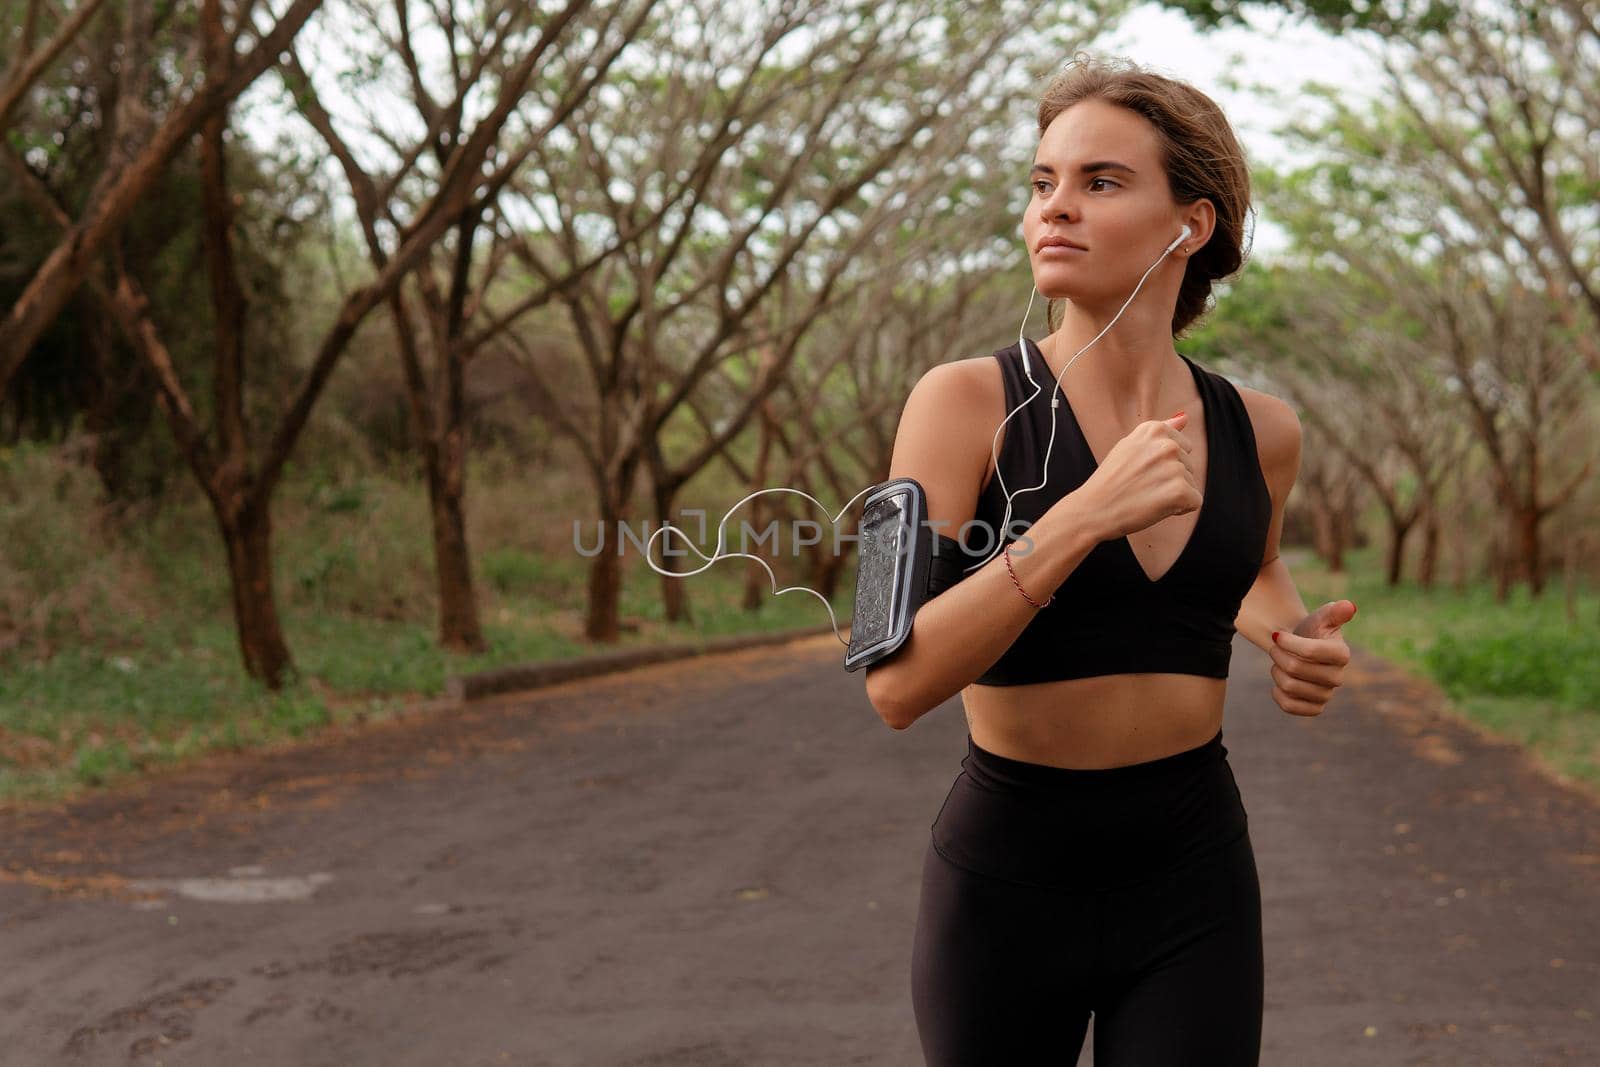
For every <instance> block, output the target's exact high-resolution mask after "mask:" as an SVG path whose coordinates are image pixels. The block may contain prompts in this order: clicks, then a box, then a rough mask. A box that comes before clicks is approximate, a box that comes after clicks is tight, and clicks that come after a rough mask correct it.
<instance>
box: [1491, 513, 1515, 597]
mask: <svg viewBox="0 0 1600 1067" xmlns="http://www.w3.org/2000/svg"><path fill="white" fill-rule="evenodd" d="M1509 540H1510V538H1509V537H1508V536H1507V535H1506V520H1505V519H1503V518H1502V519H1501V520H1500V521H1498V522H1496V523H1495V531H1494V538H1493V540H1492V541H1491V542H1490V547H1489V558H1490V560H1491V561H1492V562H1491V566H1492V567H1493V569H1494V599H1495V602H1496V603H1499V604H1504V603H1505V602H1506V599H1507V598H1508V597H1509V596H1510V595H1511V553H1510V552H1509V551H1508V550H1507V547H1506V545H1507V542H1508V541H1509Z"/></svg>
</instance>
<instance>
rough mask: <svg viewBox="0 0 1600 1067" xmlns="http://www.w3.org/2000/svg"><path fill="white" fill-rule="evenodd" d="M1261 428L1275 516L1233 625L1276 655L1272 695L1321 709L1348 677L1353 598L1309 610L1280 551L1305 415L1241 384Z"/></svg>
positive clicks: (1292, 706)
mask: <svg viewBox="0 0 1600 1067" xmlns="http://www.w3.org/2000/svg"><path fill="white" fill-rule="evenodd" d="M1240 395H1241V396H1243V397H1244V398H1245V405H1246V407H1247V408H1248V410H1249V412H1250V420H1251V425H1252V428H1253V429H1254V430H1255V434H1256V446H1257V453H1258V455H1259V456H1260V457H1261V473H1262V475H1263V476H1265V478H1266V480H1267V488H1268V490H1269V491H1270V492H1271V495H1272V523H1271V525H1270V526H1269V527H1268V528H1267V545H1266V550H1265V551H1264V552H1263V554H1262V555H1263V562H1262V564H1261V570H1260V571H1259V572H1258V573H1257V575H1256V581H1255V584H1254V585H1252V586H1251V587H1250V592H1249V593H1247V594H1245V598H1244V601H1243V602H1242V603H1241V604H1240V605H1239V615H1238V618H1237V619H1236V620H1235V621H1234V627H1235V629H1237V630H1238V631H1239V632H1240V633H1242V634H1244V636H1245V638H1246V639H1247V640H1249V641H1250V642H1251V643H1252V644H1254V645H1255V646H1256V647H1258V648H1260V649H1263V650H1264V651H1265V652H1266V653H1267V655H1268V656H1269V657H1270V658H1271V660H1272V666H1271V668H1269V674H1270V675H1271V677H1272V699H1273V700H1274V701H1275V702H1276V703H1277V705H1278V707H1280V708H1282V709H1283V710H1284V711H1286V712H1288V713H1289V714H1291V715H1308V716H1309V715H1320V714H1322V712H1323V709H1324V708H1326V707H1327V704H1328V701H1329V700H1331V699H1332V698H1333V691H1334V690H1335V689H1337V688H1339V686H1340V685H1342V684H1343V683H1344V669H1345V666H1346V665H1347V664H1349V662H1350V646H1349V645H1347V644H1346V643H1345V639H1344V635H1343V634H1342V633H1340V628H1341V627H1343V626H1344V625H1345V624H1346V623H1348V622H1349V621H1350V620H1351V619H1352V618H1354V617H1355V613H1356V606H1355V604H1354V603H1353V602H1351V601H1349V600H1332V601H1329V602H1328V603H1326V604H1324V605H1322V606H1321V607H1320V608H1318V609H1317V610H1316V611H1314V612H1309V613H1308V612H1307V611H1306V606H1305V602H1304V601H1303V600H1301V599H1300V592H1299V590H1297V589H1296V588H1295V584H1294V578H1293V577H1292V576H1291V575H1290V574H1289V567H1288V564H1286V563H1284V562H1283V560H1282V558H1281V557H1280V556H1279V554H1278V541H1279V537H1280V536H1281V534H1282V531H1283V511H1284V504H1285V503H1286V502H1287V500H1288V498H1289V491H1290V490H1291V489H1292V488H1294V481H1295V478H1296V477H1297V476H1298V475H1299V473H1300V448H1301V429H1300V419H1299V416H1297V415H1296V414H1295V412H1294V409H1293V408H1291V407H1290V406H1289V405H1288V404H1285V403H1284V402H1283V401H1282V400H1279V399H1278V398H1277V397H1274V396H1269V395H1267V394H1266V393H1261V392H1257V391H1256V390H1253V389H1249V390H1247V389H1241V390H1240Z"/></svg>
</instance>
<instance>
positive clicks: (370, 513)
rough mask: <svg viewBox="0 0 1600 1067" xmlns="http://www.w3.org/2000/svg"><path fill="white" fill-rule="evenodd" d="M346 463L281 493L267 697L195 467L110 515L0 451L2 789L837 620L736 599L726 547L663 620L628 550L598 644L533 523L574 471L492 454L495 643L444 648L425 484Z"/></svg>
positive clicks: (70, 473)
mask: <svg viewBox="0 0 1600 1067" xmlns="http://www.w3.org/2000/svg"><path fill="white" fill-rule="evenodd" d="M350 467H351V469H350V470H348V471H344V472H342V473H341V472H336V471H325V470H316V469H312V468H309V467H308V468H306V469H305V470H297V471H292V472H291V474H290V475H289V477H288V480H287V481H286V483H285V485H284V486H283V487H282V488H281V489H280V490H279V492H278V494H277V495H276V497H275V498H274V510H273V530H274V534H273V549H274V554H273V568H274V581H275V584H276V587H277V603H278V610H279V612H280V614H281V617H282V619H283V629H284V636H285V639H286V641H287V642H288V645H289V649H290V653H291V655H292V657H293V659H294V663H295V666H296V673H295V676H294V677H293V678H292V679H291V680H290V682H289V684H287V685H286V686H285V687H284V688H283V689H281V690H280V691H278V692H276V693H273V692H268V691H266V690H265V689H264V688H263V687H262V686H260V685H259V684H257V683H256V682H254V681H253V680H252V679H250V678H249V677H248V676H247V675H246V674H245V673H244V671H243V669H242V666H241V663H240V654H239V649H238V643H237V638H236V634H235V631H234V626H233V620H232V616H231V613H230V610H229V589H228V581H227V574H226V571H225V569H224V561H223V557H222V550H221V546H220V543H219V539H218V537H217V533H216V530H215V526H214V520H213V519H212V516H211V513H210V511H209V509H208V508H207V506H206V504H205V502H204V500H203V499H202V498H201V497H200V495H199V492H198V490H197V489H196V488H195V487H194V486H193V484H192V483H191V482H189V481H185V480H182V479H179V480H177V481H175V482H174V485H173V488H172V490H171V492H170V493H169V494H168V495H166V496H165V497H163V498H162V499H161V500H159V501H157V502H155V503H154V504H152V505H147V506H144V507H142V508H140V509H138V510H137V511H135V512H134V513H131V514H130V515H127V516H124V517H123V518H121V519H119V520H116V521H111V520H110V519H109V518H108V517H107V516H106V514H105V513H104V511H103V508H102V501H101V499H100V492H99V486H98V482H97V481H96V480H95V478H94V476H93V474H92V473H91V472H89V471H88V470H86V469H85V468H83V467H82V466H81V464H79V463H77V462H75V461H73V460H71V459H70V458H68V457H67V456H66V454H65V453H64V452H61V451H57V450H52V449H48V448H45V447H42V446H22V447H17V448H0V801H4V800H13V801H51V800H56V799H60V798H62V797H64V796H66V795H68V794H70V793H72V792H75V791H78V790H82V789H86V788H94V787H99V786H104V785H107V784H111V783H114V782H117V781H119V780H124V779H126V778H128V777H129V776H134V775H138V774H141V773H145V772H147V771H150V770H153V769H156V768H159V767H163V766H168V765H171V764H173V763H176V762H179V761H182V760H184V759H187V758H189V757H190V756H193V755H196V754H199V753H204V752H208V751H215V750H233V749H243V748H249V747H253V746H258V745H263V744H269V743H272V742H275V741H278V740H281V739H284V738H294V737H302V736H305V735H307V734H308V733H311V732H314V731H316V730H318V729H320V728H323V727H325V726H327V725H329V724H341V723H345V722H347V721H350V720H360V719H363V718H366V717H377V716H382V715H386V714H389V713H391V712H393V711H394V710H396V709H398V708H400V707H403V706H405V705H407V704H409V703H414V702H416V701H419V700H423V699H427V698H430V697H434V696H437V695H439V694H440V693H441V692H442V691H443V689H444V686H445V683H446V680H447V679H448V678H449V677H450V676H452V675H456V674H465V673H470V672H473V671H477V670H482V669H485V668H489V667H497V666H506V665H511V664H519V663H526V662H533V661H549V660H556V659H563V658H570V657H573V656H580V655H585V654H589V653H593V652H597V651H602V650H606V649H610V648H616V647H623V648H626V647H632V646H637V645H645V644H659V643H675V642H681V641H688V640H693V639H696V638H698V637H704V636H713V635H722V634H731V633H741V632H753V631H770V630H778V629H790V628H795V627H802V626H812V625H817V626H821V625H825V624H827V622H828V613H827V611H826V609H825V608H824V607H823V605H822V604H821V602H820V601H818V600H817V599H816V598H815V597H813V596H811V595H810V594H807V593H801V592H791V593H786V594H784V595H783V596H781V597H776V598H774V597H772V596H770V595H768V596H765V597H763V598H762V602H761V606H760V608H759V610H757V611H756V612H753V613H752V612H746V611H744V610H743V608H742V607H741V606H740V605H741V603H742V600H743V597H742V591H743V581H744V576H745V575H746V574H747V573H748V572H749V570H750V569H751V568H754V567H756V566H757V565H756V564H755V563H753V562H750V561H746V560H728V561H725V562H720V563H718V564H717V565H716V566H714V567H712V568H710V569H709V570H707V571H705V572H704V573H702V574H699V575H695V576H693V577H690V578H687V579H672V580H674V581H683V582H686V583H687V586H688V591H689V601H690V609H691V615H692V619H691V621H690V622H688V623H681V624H669V623H666V622H665V621H664V620H663V616H664V611H663V607H662V603H661V592H660V590H661V585H660V583H661V581H662V580H663V579H662V578H661V577H660V576H658V575H657V574H655V573H654V572H652V571H650V570H649V569H648V568H647V567H645V566H644V565H643V563H642V561H641V560H640V558H639V555H638V552H637V549H636V548H635V547H634V546H633V545H632V544H627V545H626V550H625V552H624V556H625V559H624V566H625V571H626V573H625V579H624V585H623V593H622V598H621V603H620V612H621V617H622V620H623V623H624V628H623V631H622V634H621V638H620V640H619V641H618V642H617V644H615V645H605V646H597V645H593V644H591V643H590V642H588V641H587V640H585V639H584V637H583V619H584V612H585V609H586V596H587V588H588V567H589V561H588V560H587V559H585V558H584V557H582V556H580V555H579V554H578V553H577V552H576V551H575V550H574V548H573V542H572V532H571V525H570V522H571V520H570V518H568V519H565V520H563V521H561V522H556V521H553V520H549V519H545V518H542V517H543V516H557V515H567V516H571V515H580V516H582V515H586V514H587V513H588V512H587V504H586V501H587V500H588V499H589V496H588V488H587V486H586V485H585V484H584V483H583V482H582V481H581V479H578V478H570V477H569V478H568V480H566V481H562V477H563V475H562V473H561V471H560V470H559V469H553V470H546V471H542V472H538V473H537V475H536V476H531V475H530V473H529V471H527V470H526V469H525V465H523V464H520V463H516V462H511V461H510V460H509V459H508V457H507V456H504V455H500V454H497V453H495V452H493V451H492V450H490V451H487V452H485V453H484V454H482V455H477V456H475V458H474V472H473V474H472V478H471V485H472V490H471V497H470V502H471V506H470V508H469V531H468V538H469V543H470V544H471V545H472V546H473V550H474V551H473V557H472V558H473V565H474V568H475V582H476V591H477V595H478V608H479V612H480V621H481V624H482V628H483V632H484V637H485V641H486V642H487V645H488V647H487V649H486V650H485V651H484V652H482V653H478V654H473V655H460V654H455V653H451V652H446V651H444V650H443V649H441V648H440V647H439V646H438V643H437V639H436V635H437V620H436V604H437V596H436V592H435V586H434V578H433V556H432V547H431V544H430V542H429V536H428V528H429V523H428V512H427V502H426V496H425V492H424V491H423V489H422V487H421V486H420V485H418V484H417V483H416V478H415V473H414V472H413V471H411V470H409V468H408V469H403V470H398V471H384V470H382V469H379V468H378V467H377V466H376V465H374V464H367V465H362V464H360V463H359V462H357V461H356V460H354V459H352V460H351V463H350ZM530 485H537V486H538V494H537V498H538V500H539V502H540V510H538V511H530V508H529V500H530ZM732 488H737V487H731V488H730V487H716V486H712V487H709V488H707V489H704V490H698V491H697V492H703V493H706V494H708V496H709V498H712V499H714V498H715V495H716V494H717V493H719V492H720V493H722V494H723V495H726V493H727V492H729V491H732ZM741 495H742V494H741ZM734 499H737V497H734ZM699 502H700V500H699V498H698V497H697V498H696V500H695V501H694V503H696V504H698V503H699ZM635 522H636V523H639V520H635ZM636 528H637V527H636ZM691 528H692V527H691ZM786 562H787V560H786ZM759 577H760V579H761V582H762V586H763V588H764V589H765V588H767V587H768V586H767V578H766V575H765V573H761V574H760V575H759ZM790 581H792V580H790ZM853 582H854V576H853V572H850V571H848V570H847V572H846V574H845V575H843V576H842V577H841V581H840V585H839V589H840V590H841V592H840V593H839V594H838V595H836V596H835V598H834V601H833V605H834V611H835V613H836V614H837V615H839V616H840V617H841V618H842V617H844V616H846V615H848V612H849V600H850V593H851V591H852V588H853ZM783 584H789V581H786V582H785V583H783Z"/></svg>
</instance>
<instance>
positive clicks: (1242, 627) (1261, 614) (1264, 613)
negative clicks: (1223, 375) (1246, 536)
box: [1234, 388, 1306, 652]
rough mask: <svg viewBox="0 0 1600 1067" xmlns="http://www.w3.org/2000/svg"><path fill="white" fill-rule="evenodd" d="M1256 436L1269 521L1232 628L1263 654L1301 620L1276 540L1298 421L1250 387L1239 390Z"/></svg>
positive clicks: (1293, 474)
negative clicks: (1276, 635)
mask: <svg viewBox="0 0 1600 1067" xmlns="http://www.w3.org/2000/svg"><path fill="white" fill-rule="evenodd" d="M1239 394H1240V396H1242V397H1243V398H1244V400H1245V406H1246V409H1247V410H1248V412H1249V415H1250V423H1251V428H1252V429H1254V431H1255V435H1256V454H1257V456H1258V457H1259V458H1260V460H1261V473H1262V475H1263V476H1264V477H1265V478H1266V480H1267V491H1268V492H1269V493H1270V494H1271V495H1272V522H1271V524H1269V525H1268V527H1267V545H1266V550H1265V551H1264V552H1263V553H1262V556H1261V570H1260V572H1259V573H1258V574H1257V575H1256V581H1255V584H1254V585H1252V586H1251V587H1250V592H1248V593H1246V594H1245V598H1244V602H1243V603H1242V604H1240V605H1239V616H1238V618H1237V619H1235V620H1234V628H1235V629H1237V630H1238V631H1239V632H1240V633H1241V634H1243V635H1244V636H1245V639H1246V640H1248V641H1249V642H1250V643H1251V644H1253V645H1255V646H1256V647H1257V648H1259V649H1262V650H1263V651H1268V652H1270V651H1271V649H1272V631H1274V630H1292V629H1294V627H1295V624H1296V623H1298V622H1299V621H1300V620H1301V619H1303V618H1305V615H1306V605H1305V601H1303V600H1301V599H1300V591H1299V590H1298V589H1296V588H1295V584H1294V578H1293V576H1291V575H1290V574H1289V565H1288V564H1287V563H1285V562H1284V561H1283V559H1282V558H1281V557H1280V556H1279V555H1278V540H1279V538H1280V537H1281V536H1282V534H1283V512H1284V505H1285V504H1286V503H1287V502H1288V499H1289V491H1290V490H1291V489H1293V488H1294V482H1295V478H1297V477H1298V476H1299V474H1300V442H1301V429H1300V417H1299V416H1298V415H1296V414H1295V411H1294V408H1292V407H1290V406H1289V405H1288V404H1286V403H1284V402H1283V401H1282V400H1279V399H1278V398H1277V397H1275V396H1271V395H1269V394H1267V393H1263V392H1259V391H1258V390H1255V389H1244V388H1241V389H1240V390H1239Z"/></svg>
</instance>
